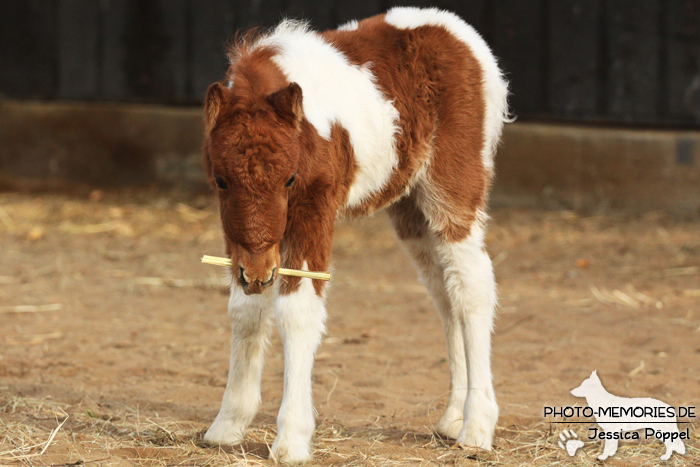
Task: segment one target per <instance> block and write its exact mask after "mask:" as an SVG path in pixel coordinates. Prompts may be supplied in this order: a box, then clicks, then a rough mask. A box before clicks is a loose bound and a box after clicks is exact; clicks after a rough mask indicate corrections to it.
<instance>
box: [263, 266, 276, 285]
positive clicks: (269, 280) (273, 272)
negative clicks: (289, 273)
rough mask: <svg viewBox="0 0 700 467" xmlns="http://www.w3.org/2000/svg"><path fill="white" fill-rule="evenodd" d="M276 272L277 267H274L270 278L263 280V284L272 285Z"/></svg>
mask: <svg viewBox="0 0 700 467" xmlns="http://www.w3.org/2000/svg"><path fill="white" fill-rule="evenodd" d="M275 272H277V268H272V272H271V273H270V278H269V279H268V280H266V281H265V282H263V285H270V284H271V283H272V281H274V280H275Z"/></svg>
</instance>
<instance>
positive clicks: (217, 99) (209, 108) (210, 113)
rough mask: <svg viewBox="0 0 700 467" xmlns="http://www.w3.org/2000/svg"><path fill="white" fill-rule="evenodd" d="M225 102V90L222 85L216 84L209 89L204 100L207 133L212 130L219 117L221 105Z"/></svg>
mask: <svg viewBox="0 0 700 467" xmlns="http://www.w3.org/2000/svg"><path fill="white" fill-rule="evenodd" d="M223 101H224V89H223V86H222V85H221V83H214V84H212V85H211V86H209V89H207V97H206V98H205V99H204V115H205V119H206V125H207V131H208V130H211V129H212V128H213V127H214V124H215V123H216V117H218V116H219V110H220V109H221V104H222V102H223Z"/></svg>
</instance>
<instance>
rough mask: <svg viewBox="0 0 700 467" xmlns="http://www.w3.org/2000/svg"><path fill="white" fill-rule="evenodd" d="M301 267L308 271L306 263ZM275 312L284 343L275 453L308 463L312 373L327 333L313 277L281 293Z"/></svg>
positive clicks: (312, 414) (281, 459)
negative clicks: (294, 289) (317, 351)
mask: <svg viewBox="0 0 700 467" xmlns="http://www.w3.org/2000/svg"><path fill="white" fill-rule="evenodd" d="M302 269H303V270H304V271H308V270H309V268H308V264H307V263H306V262H304V266H303V268H302ZM275 315H276V317H277V327H278V329H279V333H280V337H281V338H282V343H283V344H284V396H283V398H282V406H281V407H280V411H279V415H278V416H277V438H275V442H274V443H273V445H272V454H273V455H274V456H275V458H276V459H277V461H278V462H284V463H299V462H305V461H307V460H309V459H311V437H312V436H313V433H314V428H315V425H316V422H315V419H314V417H315V411H314V407H313V400H312V388H311V376H312V372H313V364H314V354H315V353H316V350H317V349H318V346H319V344H320V343H321V339H322V337H323V335H324V334H325V332H326V307H325V304H324V299H323V298H322V297H319V296H318V295H316V291H315V290H314V286H313V283H312V281H311V279H306V278H305V279H301V282H300V285H299V288H298V289H297V290H296V292H293V293H290V294H288V295H280V296H279V298H278V299H277V302H276V304H275Z"/></svg>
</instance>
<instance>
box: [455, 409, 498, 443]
mask: <svg viewBox="0 0 700 467" xmlns="http://www.w3.org/2000/svg"><path fill="white" fill-rule="evenodd" d="M467 407H468V408H467V414H468V415H467V419H466V421H465V422H464V426H463V427H462V431H460V433H459V437H458V438H457V443H458V444H459V445H461V446H464V447H474V448H480V449H485V450H487V451H490V450H491V444H492V443H493V434H494V431H495V430H496V421H497V420H498V405H497V404H496V401H495V400H493V399H487V398H482V399H481V400H477V399H474V400H469V399H468V400H467Z"/></svg>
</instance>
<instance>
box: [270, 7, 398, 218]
mask: <svg viewBox="0 0 700 467" xmlns="http://www.w3.org/2000/svg"><path fill="white" fill-rule="evenodd" d="M256 46H273V47H276V48H277V49H278V50H279V53H278V54H277V55H275V57H274V58H273V60H274V61H275V63H276V64H277V65H278V66H279V67H280V69H281V70H282V72H283V73H284V74H285V75H286V77H287V78H288V79H289V81H291V82H296V83H297V84H299V86H301V89H302V92H303V106H304V115H305V116H306V119H307V120H308V121H309V122H310V123H311V124H312V125H313V126H314V127H315V128H316V131H318V133H319V135H321V136H322V137H323V138H325V139H330V136H331V127H332V125H333V124H334V123H337V124H339V125H341V126H342V127H343V128H345V129H346V130H347V132H348V135H349V138H350V143H351V144H352V147H353V150H354V153H355V177H354V180H353V183H352V185H351V187H350V190H349V193H348V200H347V203H346V207H347V208H352V207H356V206H359V205H360V204H361V203H362V202H363V201H364V200H365V199H367V198H368V197H369V196H371V195H372V194H373V193H377V192H379V191H381V189H382V188H383V187H384V186H385V185H386V184H387V182H388V181H389V178H390V177H391V175H392V174H393V173H394V171H395V169H396V167H397V166H398V155H397V154H396V148H395V144H396V138H395V135H396V133H397V132H398V131H399V127H398V120H399V112H398V111H397V110H396V108H394V106H393V104H392V102H391V101H390V100H387V99H386V97H385V96H384V95H383V94H382V92H381V91H380V90H379V88H378V86H377V84H376V80H375V77H374V75H373V74H372V72H371V71H370V69H369V67H368V66H365V65H367V64H365V65H363V66H355V65H353V64H351V63H350V62H349V61H348V59H347V57H346V56H345V55H344V54H343V53H342V52H341V51H339V50H338V49H336V48H335V47H334V46H333V45H331V44H330V43H328V42H326V41H325V40H323V38H322V37H321V36H320V35H319V34H317V33H315V32H313V31H310V30H309V29H308V27H307V25H306V24H304V23H299V22H296V21H290V20H286V21H283V22H282V23H280V25H279V26H277V28H276V29H275V30H274V31H273V32H272V33H271V34H270V35H269V36H267V37H264V38H262V39H261V40H260V41H259V42H258V43H257V45H256Z"/></svg>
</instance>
